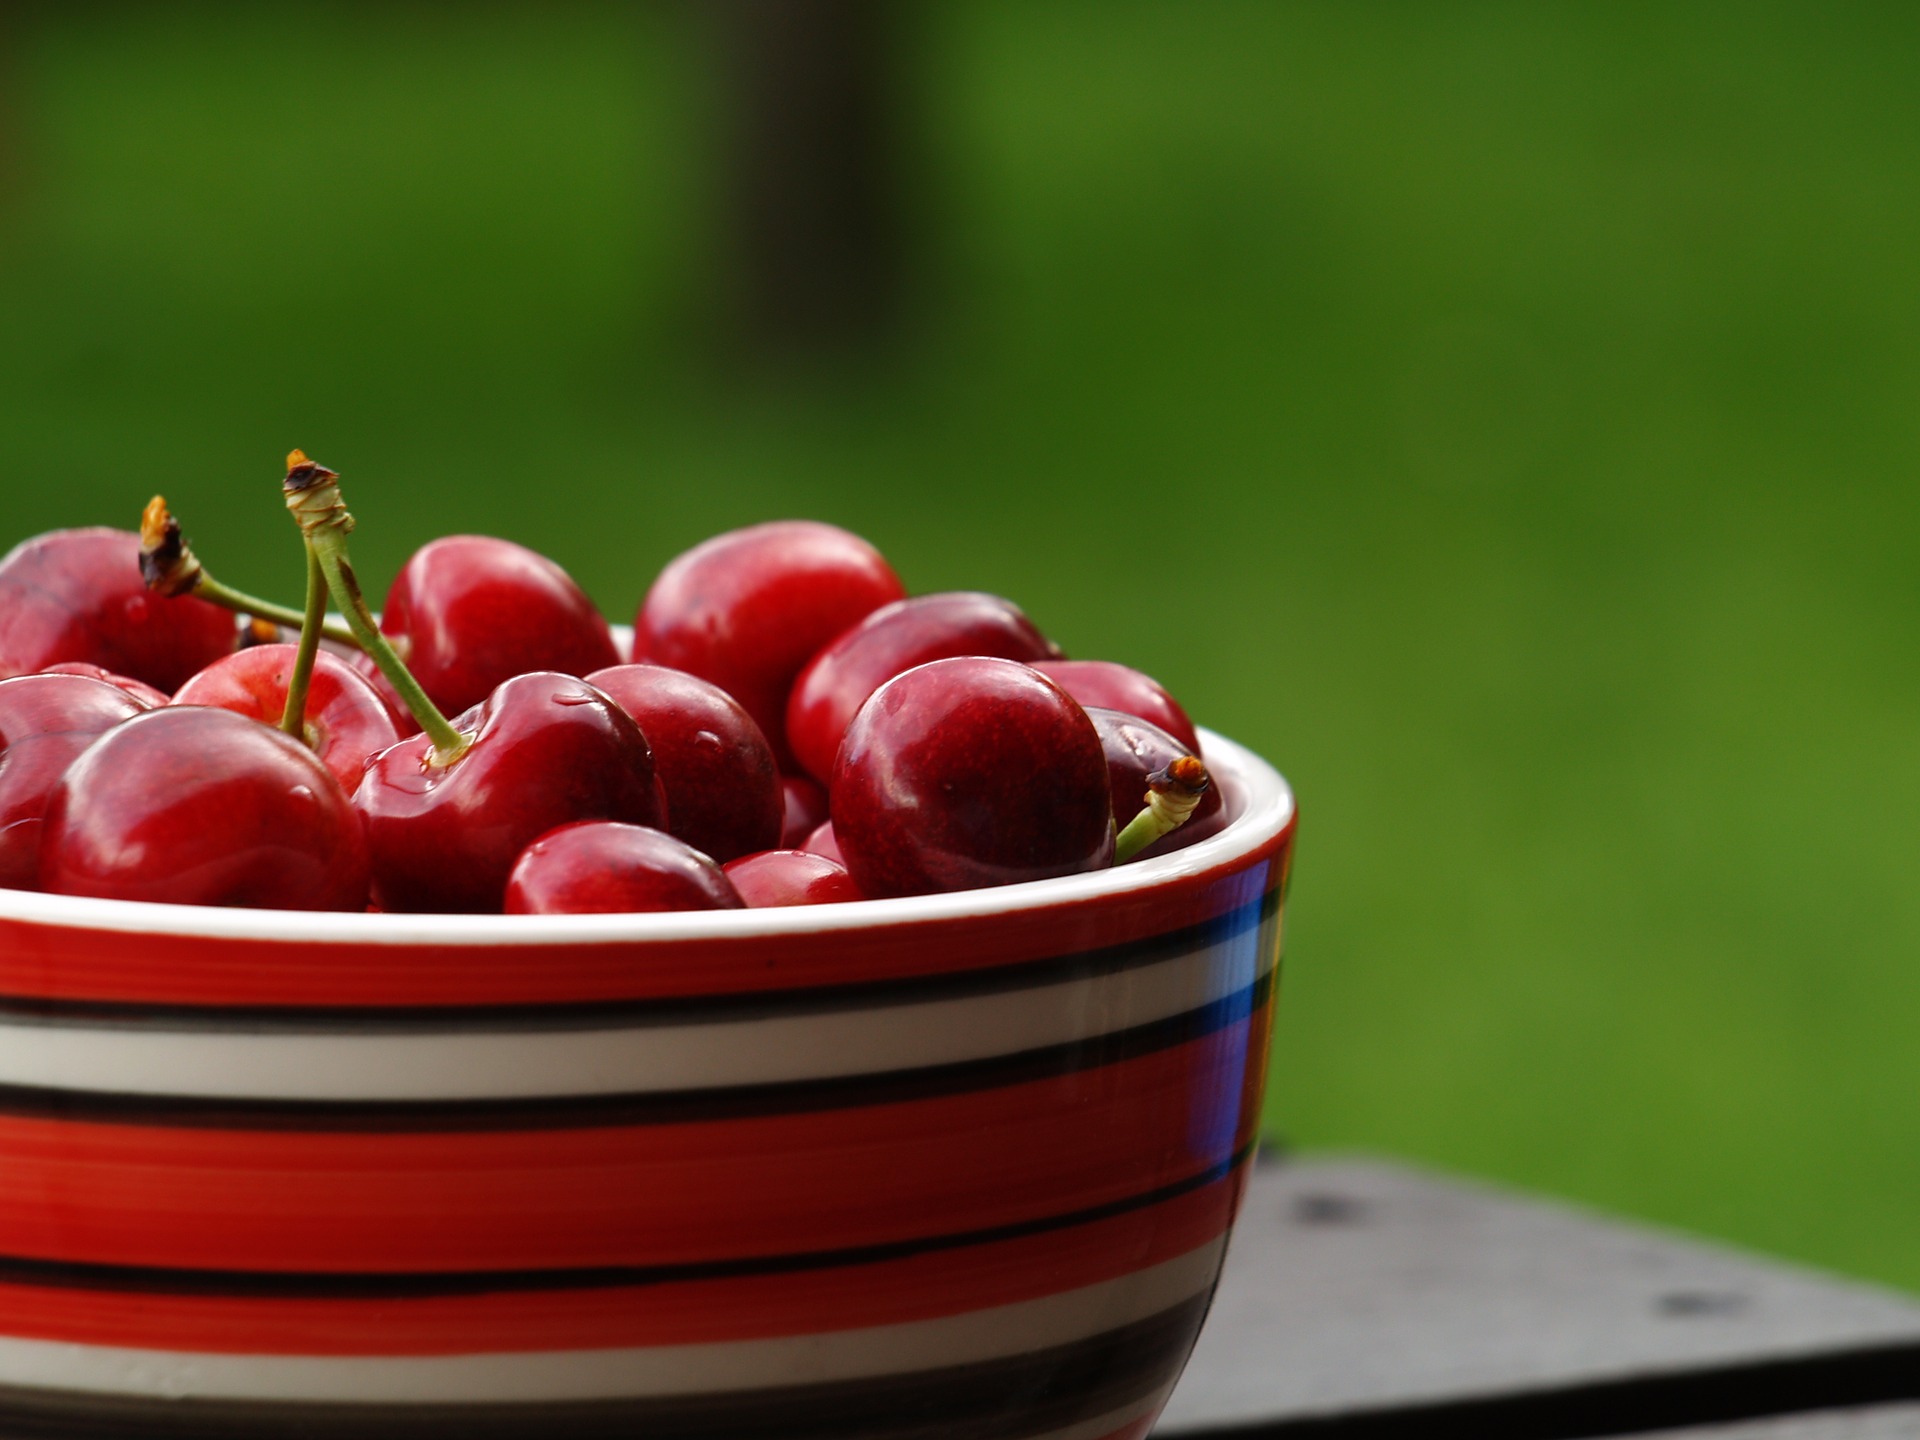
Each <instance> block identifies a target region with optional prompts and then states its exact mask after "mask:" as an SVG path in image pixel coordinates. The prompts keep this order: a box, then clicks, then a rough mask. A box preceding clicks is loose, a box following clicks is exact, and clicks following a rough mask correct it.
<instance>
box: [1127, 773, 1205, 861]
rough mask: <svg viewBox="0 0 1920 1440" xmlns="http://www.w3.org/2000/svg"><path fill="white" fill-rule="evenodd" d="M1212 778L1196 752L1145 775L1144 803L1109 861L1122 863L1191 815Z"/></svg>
mask: <svg viewBox="0 0 1920 1440" xmlns="http://www.w3.org/2000/svg"><path fill="white" fill-rule="evenodd" d="M1212 783H1213V777H1212V776H1210V775H1208V774H1207V767H1206V766H1205V765H1204V764H1202V763H1201V760H1200V757H1199V756H1198V755H1182V756H1181V757H1180V758H1179V759H1178V760H1174V761H1171V762H1170V763H1169V764H1168V765H1167V768H1166V769H1164V770H1156V771H1154V772H1153V774H1151V775H1149V776H1148V777H1147V803H1146V807H1145V808H1144V809H1143V810H1141V812H1140V813H1139V814H1138V815H1136V816H1134V817H1133V819H1132V820H1130V821H1128V822H1127V828H1126V829H1124V830H1122V831H1121V832H1120V834H1119V836H1118V838H1116V839H1115V840H1114V842H1113V863H1114V864H1116V865H1124V864H1126V862H1127V861H1129V860H1131V859H1132V858H1133V857H1134V856H1136V855H1138V854H1139V853H1140V852H1141V851H1142V850H1144V849H1146V848H1147V846H1149V845H1151V844H1153V842H1154V841H1156V840H1158V839H1160V838H1161V837H1162V836H1165V835H1171V834H1172V833H1173V832H1174V831H1175V830H1178V829H1179V828H1180V827H1181V826H1182V825H1184V824H1186V823H1187V818H1188V817H1189V816H1190V815H1192V814H1193V812H1194V807H1195V806H1197V805H1199V803H1200V797H1201V796H1203V795H1205V794H1206V793H1207V787H1208V786H1209V785H1211V784H1212Z"/></svg>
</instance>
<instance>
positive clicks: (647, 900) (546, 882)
mask: <svg viewBox="0 0 1920 1440" xmlns="http://www.w3.org/2000/svg"><path fill="white" fill-rule="evenodd" d="M744 905H745V902H744V901H743V900H741V898H740V894H739V892H738V891H737V890H735V889H734V887H733V882H732V881H731V880H729V879H727V877H726V876H725V875H724V874H723V873H721V870H720V867H719V866H718V865H716V864H714V863H713V861H712V860H711V859H709V858H708V857H707V856H705V855H702V854H701V853H700V852H699V851H698V850H696V849H694V848H693V847H692V846H691V845H688V844H687V843H686V842H685V841H682V840H676V839H674V838H673V836H671V835H668V834H666V833H665V832H664V831H660V830H651V829H648V828H647V827H645V826H642V825H620V824H615V823H612V822H610V821H605V820H591V821H586V822H584V823H582V824H578V825H563V826H561V827H560V828H559V829H558V830H554V831H551V832H549V833H548V834H546V835H542V836H541V837H540V838H539V839H538V840H536V841H534V843H533V844H531V845H529V846H528V847H527V849H526V853H525V854H523V855H521V857H520V859H519V860H518V862H516V863H515V865H514V867H513V873H512V875H511V876H509V877H508V880H507V913H508V914H509V915H630V914H639V913H643V912H650V911H660V910H739V909H741V908H743V906H744Z"/></svg>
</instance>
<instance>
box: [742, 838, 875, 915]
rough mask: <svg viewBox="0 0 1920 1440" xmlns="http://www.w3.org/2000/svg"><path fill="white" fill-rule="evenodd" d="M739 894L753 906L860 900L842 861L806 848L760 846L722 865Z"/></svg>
mask: <svg viewBox="0 0 1920 1440" xmlns="http://www.w3.org/2000/svg"><path fill="white" fill-rule="evenodd" d="M725 868H726V872H727V878H728V879H729V880H731V881H732V882H733V888H734V889H735V890H738V891H739V892H740V898H741V899H742V900H744V901H745V902H746V903H747V906H748V908H750V909H754V910H765V909H770V908H772V907H774V906H780V905H838V904H841V903H843V902H845V901H849V900H864V899H866V898H867V897H866V896H864V895H862V894H861V893H860V887H859V886H858V885H856V884H854V883H853V877H852V876H851V875H849V874H847V869H846V867H845V866H844V865H841V864H839V863H837V862H836V861H832V860H829V859H827V857H826V856H824V855H815V854H813V853H812V852H810V851H806V850H762V851H761V852H760V853H759V854H758V855H743V856H741V857H740V858H739V859H738V860H735V861H732V862H731V863H729V864H728V865H727V866H726V867H725Z"/></svg>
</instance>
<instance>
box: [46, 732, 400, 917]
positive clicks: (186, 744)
mask: <svg viewBox="0 0 1920 1440" xmlns="http://www.w3.org/2000/svg"><path fill="white" fill-rule="evenodd" d="M40 878H41V883H42V884H43V885H44V886H45V887H46V889H48V890H50V891H53V892H55V893H57V894H62V895H90V896H95V897H98V898H102V899H109V900H153V901H165V902H170V903H172V904H177V905H237V906H248V907H252V908H257V909H267V910H360V909H363V908H364V907H365V905H366V903H367V853H366V846H365V843H364V841H363V840H362V838H361V833H360V822H359V819H358V817H356V816H355V815H354V813H353V809H352V807H351V806H350V805H349V804H348V803H347V797H346V796H345V794H343V793H342V792H341V789H340V786H339V784H338V783H337V782H336V781H335V780H334V778H333V776H332V775H331V774H330V773H329V772H328V770H327V768H326V767H325V766H324V765H322V764H321V763H320V761H319V760H318V759H317V758H315V756H314V754H313V752H312V751H310V750H308V749H307V748H306V746H304V745H302V744H300V743H299V742H298V741H297V740H294V739H292V738H291V737H290V736H287V735H283V734H282V733H281V732H280V731H278V730H275V729H272V728H270V727H268V726H265V725H261V724H259V723H257V722H256V721H253V720H249V719H247V718H245V717H244V716H241V715H235V714H234V713H233V712H231V711H229V710H213V709H204V708H201V707H199V706H188V705H174V706H169V707H167V708H166V709H164V710H148V711H145V712H143V713H141V714H138V715H135V716H133V717H132V718H131V719H129V720H127V721H125V722H123V723H122V724H120V725H118V726H116V727H114V728H113V729H112V730H109V731H108V732H107V733H106V734H104V735H102V736H101V737H100V738H99V739H98V740H96V741H94V743H93V744H92V745H90V746H89V747H88V748H87V749H86V750H85V751H83V752H82V753H81V755H80V757H79V758H78V759H77V760H75V761H74V762H73V764H72V765H71V766H69V767H68V769H67V772H66V774H65V776H64V777H63V778H62V779H61V781H60V783H59V785H58V786H57V787H55V789H54V792H53V797H52V800H51V801H50V802H49V804H48V806H47V818H46V834H45V837H44V839H43V840H42V842H41V847H40Z"/></svg>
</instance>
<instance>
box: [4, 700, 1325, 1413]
mask: <svg viewBox="0 0 1920 1440" xmlns="http://www.w3.org/2000/svg"><path fill="white" fill-rule="evenodd" d="M1205 743H1206V747H1207V755H1208V758H1209V761H1210V763H1211V765H1212V767H1213V769H1214V772H1215V773H1216V775H1218V776H1219V777H1220V780H1221V782H1222V785H1223V789H1224V792H1225V793H1226V795H1227V797H1228V802H1229V805H1230V807H1232V808H1233V809H1234V810H1236V811H1237V818H1236V819H1235V820H1234V823H1232V824H1231V825H1230V826H1229V827H1228V828H1227V829H1226V830H1225V831H1223V832H1222V833H1221V834H1219V835H1217V836H1215V837H1213V838H1211V839H1209V840H1206V841H1203V842H1201V843H1199V844H1197V845H1194V846H1192V847H1190V848H1188V849H1186V850H1182V851H1179V852H1176V853H1175V854H1173V855H1169V856H1166V857H1164V858H1159V859H1155V860H1150V861H1145V862H1142V863H1138V864H1135V865H1130V866H1127V867H1124V868H1122V869H1117V870H1110V871H1105V872H1102V873H1099V874H1094V875H1083V876H1077V877H1074V878H1071V879H1065V880H1053V881H1043V882H1039V883H1035V884H1028V885H1014V886H1008V887H1005V888H1002V889H997V890H980V891H973V892H969V893H965V894H957V895H944V896H932V897H924V898H919V899H911V900H890V901H878V902H870V903H867V904H862V905H833V906H818V907H814V908H810V909H794V910H755V911H735V912H721V913H704V914H685V915H648V916H634V917H625V916H619V917H609V916H562V917H513V918H499V917H443V916H385V915H311V914H284V913H270V912H263V911H232V910H227V911H222V910H202V909H191V908H187V907H174V906H154V905H135V904H126V903H119V902H111V901H93V900H75V899H68V898H64V897H56V896H46V895H30V894H24V893H21V892H15V891H0V997H3V998H0V1434H5V1435H9V1436H12V1435H23V1436H24V1435H60V1436H113V1437H115V1440H124V1437H131V1436H179V1437H189V1436H190V1437H193V1440H209V1437H221V1436H230V1435H233V1436H237V1435H291V1434H298V1435H301V1436H327V1437H332V1436H374V1435H380V1436H386V1435H443V1436H459V1437H462V1440H467V1437H476V1436H479V1437H489V1436H528V1437H532V1436H539V1437H554V1436H566V1437H569V1440H572V1437H588V1436H601V1435H606V1436H613V1435H620V1436H630V1435H645V1436H648V1437H652V1440H680V1437H685V1440H692V1437H702V1440H720V1437H726V1440H754V1437H765V1440H774V1437H779V1440H796V1437H817V1440H827V1437H832V1440H909V1437H913V1440H930V1437H959V1440H998V1437H1007V1440H1013V1437H1022V1440H1025V1437H1033V1440H1038V1437H1047V1440H1119V1437H1136V1436H1140V1435H1143V1434H1145V1433H1146V1430H1147V1428H1148V1427H1149V1426H1150V1425H1151V1424H1152V1421H1153V1417H1154V1416H1155V1414H1156V1413H1157V1412H1158V1410H1159V1407H1160V1405H1161V1404H1162V1402H1163V1401H1164V1400H1165V1398H1166V1395H1167V1392H1168V1390H1169V1389H1170V1388H1171V1386H1172V1384H1173V1381H1174V1379H1175V1377H1176V1376H1177V1375H1178V1373H1179V1371H1180V1367H1181V1365H1182V1363H1183V1362H1184V1360H1185V1358H1186V1354H1187V1351H1188V1348H1189V1347H1190V1346H1191V1344H1192V1343H1193V1339H1194V1336H1195V1333H1196V1331H1197V1330H1198V1328H1199V1325H1200V1321H1201V1318H1202V1316H1203V1314H1204V1312H1205V1310H1206V1306H1207V1300H1208V1297H1209V1294H1210V1292H1211V1290H1212V1287H1213V1283H1214V1280H1215V1277H1216V1275H1217V1273H1218V1271H1219V1268H1220V1263H1221V1257H1222V1254H1223V1251H1224V1247H1225V1245H1226V1239H1227V1230H1228V1226H1229V1224H1230V1222H1231V1221H1232V1218H1233V1214H1234V1210H1235V1206H1236V1203H1237V1201H1238V1198H1239V1195H1240V1189H1241V1182H1242V1178H1243V1176H1244V1174H1245V1170H1246V1165H1247V1161H1248V1156H1249V1151H1250V1150H1251V1149H1252V1146H1253V1143H1254V1134H1255V1126H1256V1122H1257V1117H1258V1113H1259V1108H1260V1093H1261V1083H1262V1077H1263V1074H1264V1072H1265V1068H1266V1064H1265V1062H1266V1051H1267V1037H1268V1032H1269V1021H1270V1016H1271V1014H1272V1007H1273V1000H1274V988H1273V987H1274V982H1275V976H1276V969H1277V965H1278V960H1279V949H1280V898H1281V893H1282V890H1283V888H1284V879H1285V875H1286V869H1287V859H1288V853H1289V849H1290V844H1291V839H1292V833H1293V806H1292V799H1291V796H1290V795H1289V793H1288V791H1287V788H1286V786H1285V784H1284V783H1283V782H1282V781H1281V779H1280V777H1279V776H1278V775H1276V774H1275V773H1274V772H1273V771H1272V770H1271V769H1270V768H1269V767H1268V766H1267V765H1265V764H1264V763H1263V762H1262V761H1260V760H1259V759H1258V758H1256V757H1255V756H1253V755H1251V754H1250V753H1248V752H1247V751H1245V750H1243V749H1241V748H1239V747H1238V746H1235V745H1234V744H1232V743H1231V742H1229V741H1227V740H1224V739H1221V738H1219V737H1217V736H1212V735H1209V736H1208V737H1207V738H1206V742H1205Z"/></svg>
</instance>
